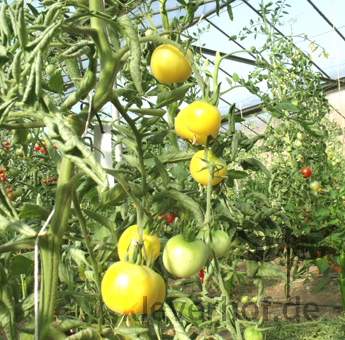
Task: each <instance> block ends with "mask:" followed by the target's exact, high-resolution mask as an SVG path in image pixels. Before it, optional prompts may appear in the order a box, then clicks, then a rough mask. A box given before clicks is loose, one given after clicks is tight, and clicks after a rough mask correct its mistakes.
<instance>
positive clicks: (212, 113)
mask: <svg viewBox="0 0 345 340" xmlns="http://www.w3.org/2000/svg"><path fill="white" fill-rule="evenodd" d="M183 110H185V111H186V112H185V123H186V126H187V128H188V129H189V130H190V131H191V132H192V133H194V134H196V135H199V136H209V135H211V134H213V133H214V132H215V131H216V130H217V129H219V128H220V121H221V115H220V112H219V111H218V109H217V108H216V107H214V106H213V105H211V104H208V103H204V102H194V103H192V104H190V105H188V106H187V107H185V108H184V109H183Z"/></svg>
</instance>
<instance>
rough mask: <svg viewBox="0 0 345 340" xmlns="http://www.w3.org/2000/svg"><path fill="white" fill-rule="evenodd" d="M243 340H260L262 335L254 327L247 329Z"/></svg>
mask: <svg viewBox="0 0 345 340" xmlns="http://www.w3.org/2000/svg"><path fill="white" fill-rule="evenodd" d="M243 337H244V340H262V339H263V338H264V336H263V334H262V333H261V332H259V331H258V330H257V329H256V328H255V327H247V328H246V330H245V331H244V333H243Z"/></svg>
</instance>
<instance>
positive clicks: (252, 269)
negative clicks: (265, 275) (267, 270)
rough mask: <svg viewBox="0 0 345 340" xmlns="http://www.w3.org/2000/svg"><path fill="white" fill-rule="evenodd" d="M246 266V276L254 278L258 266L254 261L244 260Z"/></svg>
mask: <svg viewBox="0 0 345 340" xmlns="http://www.w3.org/2000/svg"><path fill="white" fill-rule="evenodd" d="M245 262H246V265H247V275H248V276H250V277H254V276H255V274H256V272H257V271H258V268H259V265H258V264H257V263H256V262H255V261H251V260H245Z"/></svg>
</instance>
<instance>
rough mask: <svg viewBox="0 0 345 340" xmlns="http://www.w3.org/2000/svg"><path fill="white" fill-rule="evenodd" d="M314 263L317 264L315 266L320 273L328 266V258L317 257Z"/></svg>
mask: <svg viewBox="0 0 345 340" xmlns="http://www.w3.org/2000/svg"><path fill="white" fill-rule="evenodd" d="M314 262H316V263H315V264H316V265H317V268H318V269H319V272H320V274H322V273H323V272H324V271H325V270H326V269H327V268H328V267H329V265H328V260H327V259H326V258H324V257H322V258H321V259H317V260H316V261H314Z"/></svg>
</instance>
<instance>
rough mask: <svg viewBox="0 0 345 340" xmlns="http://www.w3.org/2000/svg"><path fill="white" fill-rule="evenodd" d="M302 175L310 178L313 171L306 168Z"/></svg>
mask: <svg viewBox="0 0 345 340" xmlns="http://www.w3.org/2000/svg"><path fill="white" fill-rule="evenodd" d="M301 174H302V175H303V176H304V178H309V177H310V176H311V170H310V169H309V168H308V167H304V168H303V169H302V170H301Z"/></svg>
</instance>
